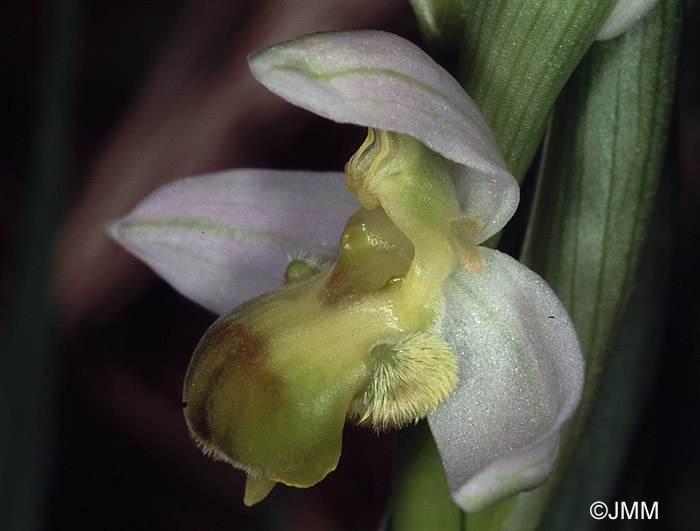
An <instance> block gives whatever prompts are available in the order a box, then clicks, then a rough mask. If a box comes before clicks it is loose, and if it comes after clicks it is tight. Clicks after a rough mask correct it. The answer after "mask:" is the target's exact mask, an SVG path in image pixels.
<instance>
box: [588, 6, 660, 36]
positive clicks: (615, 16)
mask: <svg viewBox="0 0 700 531" xmlns="http://www.w3.org/2000/svg"><path fill="white" fill-rule="evenodd" d="M657 1H658V0H617V3H616V4H615V7H613V10H612V12H611V13H610V15H609V16H608V19H607V20H606V21H605V24H603V27H602V28H600V32H598V35H597V36H596V39H597V40H599V41H605V40H608V39H613V38H615V37H617V36H618V35H622V34H623V33H624V32H626V31H627V30H628V29H630V28H631V27H632V26H634V25H635V24H636V23H637V22H639V21H640V20H641V19H642V18H643V17H644V16H645V15H646V14H647V13H648V12H649V11H651V9H652V8H653V7H654V6H655V5H656V2H657Z"/></svg>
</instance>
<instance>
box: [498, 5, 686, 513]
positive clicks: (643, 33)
mask: <svg viewBox="0 0 700 531" xmlns="http://www.w3.org/2000/svg"><path fill="white" fill-rule="evenodd" d="M679 29H680V3H679V2H678V1H677V0H668V1H665V2H662V3H661V4H660V5H659V6H658V7H657V8H656V9H655V10H654V11H653V12H652V13H651V15H650V16H649V17H648V18H647V19H645V20H644V21H643V22H642V23H640V24H639V25H638V26H636V27H635V28H633V29H632V30H631V31H629V32H627V33H625V34H624V35H622V36H621V37H619V38H617V39H614V40H612V41H608V42H604V43H597V44H596V45H595V46H593V47H592V48H591V52H590V54H589V55H588V56H587V57H586V59H585V60H584V61H583V62H582V64H581V65H580V67H579V68H578V70H577V72H576V74H575V76H574V77H573V78H572V80H571V82H570V83H569V84H568V85H567V88H566V89H565V90H564V92H563V93H562V95H561V97H560V99H559V100H558V102H557V106H556V109H555V112H554V115H553V118H552V124H551V128H550V131H549V134H548V138H547V142H546V147H545V152H544V160H543V164H542V171H541V173H540V178H539V181H538V188H537V192H536V197H535V205H534V208H533V213H532V218H531V221H530V226H529V230H528V236H527V238H526V242H525V246H524V250H523V255H522V260H523V261H524V262H525V263H526V264H527V265H529V266H530V267H532V268H533V269H534V270H535V271H537V272H539V273H540V274H541V275H542V276H543V277H544V278H545V279H546V280H547V281H548V282H549V283H550V285H551V286H552V288H554V290H555V291H556V292H557V293H558V294H559V296H560V297H561V299H562V301H563V303H564V305H565V306H566V307H567V308H568V310H569V313H570V315H571V317H572V319H573V321H574V323H575V325H576V328H577V330H578V333H579V336H580V339H581V344H582V347H583V351H584V355H585V356H586V362H587V366H586V386H585V387H584V396H583V399H582V402H581V405H580V406H579V410H578V412H577V414H576V415H575V417H574V419H572V421H571V422H570V424H569V426H568V427H567V428H566V429H565V431H564V432H563V437H562V447H561V456H560V459H559V464H558V466H557V468H555V472H554V477H553V478H552V479H550V480H549V481H548V482H547V483H546V484H545V485H544V486H543V487H541V488H540V489H537V490H535V491H533V492H530V493H525V494H521V495H520V496H519V497H518V501H517V503H516V505H515V507H514V510H513V513H512V515H511V518H513V519H516V518H517V519H519V520H518V521H522V519H525V520H527V521H532V522H533V523H534V522H537V521H538V520H539V518H540V517H541V514H542V513H543V512H544V510H545V508H546V506H547V504H548V502H549V500H550V497H551V496H552V495H553V493H554V492H555V490H556V488H557V486H558V484H559V480H560V478H561V476H562V474H563V472H564V469H565V467H566V464H567V462H568V460H569V459H570V458H571V455H572V452H573V450H574V448H575V446H576V443H577V441H578V439H579V437H580V435H581V432H582V430H583V425H584V423H585V421H586V419H587V417H588V414H589V412H590V409H591V407H592V405H593V399H594V397H595V396H596V390H597V387H598V384H599V382H600V376H601V374H602V373H603V371H604V369H605V366H606V362H607V360H608V357H609V356H608V355H609V353H610V350H611V348H612V346H613V345H614V342H615V340H616V338H617V333H618V330H619V329H620V325H621V322H622V319H623V317H624V314H625V310H626V308H627V304H628V302H629V298H630V295H631V292H632V288H633V286H634V283H635V278H636V272H637V266H638V261H639V255H640V252H641V247H642V244H643V242H644V240H645V236H646V234H647V227H648V221H649V216H650V212H651V209H652V206H653V202H654V197H655V193H656V188H657V184H658V178H659V174H660V170H661V164H662V161H663V157H664V152H665V146H666V140H667V135H668V126H669V120H670V115H671V105H672V101H673V92H674V91H673V86H672V83H673V80H674V79H675V71H676V63H677V49H678V37H679Z"/></svg>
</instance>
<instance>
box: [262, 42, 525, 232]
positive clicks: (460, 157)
mask: <svg viewBox="0 0 700 531" xmlns="http://www.w3.org/2000/svg"><path fill="white" fill-rule="evenodd" d="M249 62H250V68H251V70H252V72H253V75H254V76H255V77H256V78H257V79H258V81H260V82H261V83H262V84H263V85H265V86H266V87H267V88H268V89H270V90H271V91H273V92H275V93H276V94H278V95H279V96H281V97H283V98H284V99H286V100H287V101H289V102H291V103H293V104H295V105H298V106H299V107H303V108H304V109H307V110H310V111H312V112H314V113H316V114H319V115H321V116H324V117H326V118H330V119H331V120H335V121H337V122H342V123H353V124H358V125H364V126H368V127H375V128H378V129H386V130H389V131H394V132H398V133H403V134H407V135H410V136H412V137H414V138H417V139H418V140H420V141H421V142H423V143H424V144H425V145H426V146H428V147H429V148H430V149H432V150H433V151H435V152H437V153H440V154H441V155H442V156H443V157H445V158H447V159H449V160H451V161H454V162H456V163H458V164H459V165H462V166H464V167H466V168H462V169H460V171H457V172H455V173H453V176H454V178H455V184H456V186H457V190H458V194H459V198H460V202H461V204H462V208H463V209H464V210H465V213H466V214H474V215H478V216H480V217H481V218H482V219H483V220H484V221H485V226H484V227H483V228H482V229H481V230H480V231H479V232H478V233H477V234H475V237H476V239H477V241H483V240H484V239H486V238H488V237H489V236H490V235H492V234H495V233H496V232H498V231H499V230H500V229H501V228H502V227H503V225H505V223H506V222H507V221H508V220H509V219H510V217H511V216H512V215H513V212H515V209H516V207H517V205H518V200H519V189H518V185H517V183H516V181H515V179H514V178H513V176H512V175H511V174H510V173H509V172H508V170H507V169H506V165H505V162H504V161H503V157H502V156H501V153H500V151H499V149H498V145H497V144H496V141H495V139H494V137H493V134H492V133H491V129H490V128H489V126H488V124H487V123H486V120H485V119H484V117H483V115H482V114H481V111H480V110H479V108H478V107H477V106H476V104H475V103H474V102H473V101H472V99H471V98H470V97H469V96H468V95H467V94H466V93H465V92H464V90H463V89H462V87H461V86H460V85H459V83H457V81H456V80H455V79H454V78H453V77H452V76H451V75H450V74H449V73H448V72H447V71H446V70H444V69H443V68H442V67H441V66H439V65H438V64H437V63H436V62H435V61H433V59H431V58H430V56H428V55H427V54H426V53H425V52H423V50H421V49H420V48H418V47H417V46H416V45H414V44H412V43H410V42H409V41H407V40H405V39H402V38H401V37H398V36H396V35H392V34H390V33H384V32H379V31H347V32H331V33H317V34H312V35H305V36H302V37H299V38H297V39H294V40H292V41H289V42H285V43H281V44H276V45H273V46H269V47H267V48H263V49H262V50H258V51H257V52H254V53H253V54H251V56H250V57H249Z"/></svg>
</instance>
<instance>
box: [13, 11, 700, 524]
mask: <svg viewBox="0 0 700 531" xmlns="http://www.w3.org/2000/svg"><path fill="white" fill-rule="evenodd" d="M348 4H352V5H348ZM377 4H379V5H377ZM319 5H321V4H320V3H318V2H314V1H311V0H278V1H273V0H269V1H261V2H245V1H239V2H225V1H214V0H206V1H199V2H195V1H191V2H185V1H183V0H178V1H165V0H159V1H151V2H147V3H144V2H139V1H135V0H126V1H119V2H116V1H105V2H99V3H98V2H80V1H77V0H72V1H67V2H41V1H31V0H30V1H26V2H24V3H21V4H20V3H10V4H9V5H7V6H6V7H5V8H4V9H3V11H4V13H3V15H2V17H3V19H4V20H3V22H4V23H5V24H4V26H6V29H5V30H4V31H3V33H4V45H3V46H2V47H1V48H0V54H2V55H1V57H2V64H3V69H2V75H3V83H2V87H3V88H2V90H4V91H6V95H5V96H4V97H3V98H2V100H3V101H2V103H0V105H1V106H2V107H1V108H2V109H3V123H2V126H3V127H2V143H1V145H0V149H1V150H2V156H1V157H0V227H2V229H3V230H1V231H0V301H3V302H2V304H1V305H0V333H1V334H2V336H0V340H1V343H0V344H2V345H3V352H2V358H1V359H0V363H1V364H0V384H2V386H3V387H4V389H0V397H1V398H2V400H4V401H5V403H4V404H3V406H2V407H3V408H4V409H3V414H2V416H1V417H0V420H2V422H3V425H2V427H0V430H2V431H1V432H0V459H2V460H3V461H2V463H3V464H4V465H5V466H7V468H6V469H5V470H0V482H2V483H0V488H2V489H3V490H0V507H1V508H2V509H3V510H4V511H7V512H6V513H0V527H2V526H3V524H4V522H6V521H8V520H7V519H6V517H5V514H9V513H10V512H11V511H12V510H16V509H17V508H18V506H20V505H22V504H25V505H26V508H25V509H22V508H21V507H20V510H19V511H18V513H19V514H21V515H22V516H21V517H20V520H19V521H15V522H14V523H13V524H11V525H10V527H8V529H32V528H42V529H83V528H84V529H175V530H176V529H182V530H190V529H213V530H214V529H236V530H238V529H240V530H247V529H250V530H258V529H261V530H262V529H289V530H296V529H307V530H314V529H319V530H325V529H333V530H335V529H337V530H345V529H347V530H358V529H360V530H363V529H376V528H377V525H378V523H379V522H380V520H381V518H382V515H383V513H384V510H385V506H386V501H387V499H388V497H389V492H390V484H391V479H390V478H391V463H392V442H393V441H392V436H391V435H390V434H389V435H382V436H379V437H378V436H376V435H375V434H373V433H371V432H369V431H366V430H362V429H358V428H354V427H351V426H348V428H347V429H346V433H345V439H344V449H343V455H342V458H341V461H340V466H339V468H338V470H337V471H336V472H334V473H332V474H330V475H329V477H328V478H327V479H326V480H324V481H323V482H322V483H321V484H319V485H317V486H316V487H313V488H311V489H306V490H298V489H291V488H285V487H282V486H278V487H276V488H275V490H274V491H273V493H272V494H271V495H270V497H269V499H268V500H266V501H265V502H263V503H261V504H259V505H258V506H256V507H254V508H253V509H248V508H246V507H244V506H243V504H242V497H243V485H244V474H243V473H242V472H239V471H236V470H233V469H231V468H230V467H228V466H227V465H224V464H221V463H215V462H212V461H211V460H209V459H207V458H205V457H203V456H202V455H201V454H200V453H199V451H198V450H197V449H196V448H195V446H194V444H193V443H192V442H191V441H190V439H189V437H188V435H187V431H186V428H185V425H184V421H183V418H182V415H181V412H180V401H181V386H182V380H183V376H184V373H185V369H186V367H187V363H188V361H189V357H190V355H191V352H192V350H193V349H194V346H195V345H196V343H197V341H198V339H199V337H200V336H201V334H202V333H203V331H204V330H205V329H206V328H207V326H208V325H209V324H210V323H211V322H212V320H213V316H212V315H211V314H209V313H208V312H206V311H205V310H202V309H200V308H198V307H197V306H196V305H194V304H193V303H190V302H188V301H187V300H185V299H183V298H182V297H180V296H179V295H177V294H176V293H175V292H173V291H172V290H171V289H170V288H169V287H168V286H167V285H165V284H164V283H163V282H162V281H160V280H158V279H156V278H155V277H154V276H153V274H152V273H151V272H150V271H149V270H148V269H147V268H146V267H145V266H143V265H141V264H140V263H138V262H137V261H136V260H134V259H132V258H130V257H129V256H128V255H127V254H126V253H125V252H123V251H121V250H120V249H119V248H118V247H117V246H116V245H114V244H113V243H111V242H110V241H109V240H108V238H107V237H106V236H105V234H104V232H103V230H102V227H103V226H104V223H105V222H107V221H108V220H110V219H113V218H115V217H118V216H120V215H124V214H125V213H126V212H128V211H129V210H130V209H131V208H132V207H133V206H134V204H135V203H136V202H137V201H138V200H139V199H141V198H142V197H144V196H145V195H146V194H147V193H148V192H150V191H151V190H153V189H155V188H156V187H157V186H158V185H159V184H161V183H163V182H166V181H169V180H173V179H176V178H179V177H184V176H186V175H192V174H198V173H204V172H208V171H214V170H218V169H225V168H230V167H246V166H251V167H273V168H289V169H319V170H335V171H338V170H339V169H340V168H342V166H343V164H344V163H345V161H346V160H347V159H348V157H349V156H350V155H351V154H352V153H353V152H354V150H355V149H356V146H357V145H359V143H360V142H361V140H362V136H363V132H362V131H359V130H357V128H353V127H348V126H341V125H337V124H333V123H330V122H328V121H326V120H319V119H317V118H316V117H314V116H312V115H310V114H309V113H306V112H304V111H301V110H299V109H295V108H293V107H292V106H291V105H288V104H286V103H285V102H283V101H282V100H280V99H279V98H276V97H275V96H272V95H271V94H269V93H267V91H266V90H265V89H264V88H263V87H261V86H260V85H257V84H256V83H255V82H254V81H253V80H252V77H251V76H250V75H249V73H248V70H247V65H246V62H245V57H246V55H247V54H248V53H249V52H251V51H253V50H254V49H256V48H258V47H260V46H262V45H265V44H269V43H272V42H278V41H281V40H284V39H286V38H290V37H293V36H296V35H299V34H302V33H308V32H311V31H316V30H322V29H345V28H360V27H371V28H378V29H386V30H389V31H393V32H395V33H398V34H400V35H403V36H406V37H408V38H410V39H411V40H414V41H415V42H420V38H419V36H418V32H417V29H416V27H415V22H414V20H413V14H412V12H411V9H410V7H409V5H408V3H407V2H402V1H400V0H391V1H385V2H372V1H365V0H361V1H358V2H354V3H353V2H341V1H337V0H332V1H328V2H324V3H322V6H323V7H319ZM698 11H699V10H698V7H697V3H693V5H692V9H691V10H690V13H689V17H688V19H687V23H686V24H687V29H688V31H686V32H685V41H684V48H683V57H682V61H681V68H680V72H679V75H678V78H677V79H676V80H674V81H673V82H672V89H673V90H678V93H679V100H678V104H677V110H676V116H675V119H674V129H673V133H672V138H671V144H670V149H669V167H670V168H672V169H674V170H673V171H671V172H670V173H668V172H667V173H666V174H665V177H664V178H666V179H668V180H669V183H667V185H666V190H667V191H666V192H664V193H665V194H666V197H667V199H666V202H665V203H664V204H663V205H664V208H666V209H669V210H670V211H671V216H670V218H671V221H672V223H673V225H672V228H673V230H671V231H670V232H669V231H667V232H664V233H663V237H664V238H666V239H667V240H668V241H666V242H665V247H666V249H667V250H668V252H669V257H670V258H669V260H670V261H669V268H670V271H669V278H670V287H669V289H668V293H667V297H668V298H667V299H666V301H665V303H666V304H667V305H668V313H667V316H666V317H665V318H663V323H662V330H663V332H662V338H661V343H662V349H661V353H660V356H659V359H658V364H659V365H658V369H657V370H656V372H657V377H656V378H655V379H654V380H653V383H651V384H650V385H649V389H648V390H647V392H646V393H645V396H644V397H643V400H644V401H645V404H646V405H645V406H644V408H643V409H642V411H643V413H642V416H641V417H640V421H639V423H638V429H637V431H636V432H635V435H634V437H633V444H632V447H631V451H630V452H629V455H628V459H627V461H626V463H625V465H624V467H623V474H622V477H621V478H620V479H619V486H618V487H617V492H618V495H617V498H615V499H620V500H624V499H627V500H634V499H637V500H647V501H648V502H651V501H657V500H658V501H659V504H660V516H661V519H662V521H664V524H665V525H664V527H667V528H674V529H683V528H685V529H692V528H698V527H700V516H699V515H700V510H699V509H698V508H697V505H696V502H695V501H696V500H698V499H700V486H699V484H698V476H699V475H700V474H699V468H700V465H699V463H698V456H697V453H698V451H697V448H698V444H697V437H698V435H699V434H700V432H699V430H698V414H697V409H698V405H699V404H700V400H699V398H700V396H699V392H698V382H699V381H700V379H699V378H698V376H699V375H700V366H699V365H700V361H699V357H698V354H699V353H700V348H699V347H700V312H699V311H698V300H699V296H700V286H699V285H698V273H697V271H698V266H697V264H698V261H699V259H700V218H699V216H698V212H700V179H698V175H699V174H700V127H699V124H700V122H699V121H698V110H699V109H698V94H700V82H699V79H698V69H697V66H696V65H698V64H700V58H698V51H699V50H700V43H698V36H697V27H698V24H697V23H698ZM516 250H517V249H516ZM659 281H660V282H663V279H659ZM18 352H20V353H21V354H20V355H17V353H18ZM652 369H653V368H652ZM15 401H16V403H15ZM8 403H12V404H14V405H12V404H11V405H12V407H10V408H8V407H6V406H7V405H8ZM17 404H19V405H18V406H17ZM15 406H17V407H15ZM8 409H11V410H12V412H10V413H8V412H7V411H6V410H8ZM20 433H25V434H27V435H26V437H27V439H23V436H20V435H18V434H20ZM606 444H608V441H600V445H601V451H604V450H605V446H606ZM3 454H4V456H3ZM7 455H10V456H16V459H14V458H9V459H8V458H7V457H6V456H7ZM7 463H10V465H7ZM13 466H14V468H13ZM18 478H19V479H18ZM17 481H19V483H15V482H17ZM17 484H19V485H20V487H19V488H17V487H16V485H17ZM23 493H24V494H26V493H30V496H29V497H28V498H27V497H26V496H25V497H24V498H23ZM27 499H29V500H30V502H29V503H27ZM23 511H24V512H23ZM9 521H11V520H9Z"/></svg>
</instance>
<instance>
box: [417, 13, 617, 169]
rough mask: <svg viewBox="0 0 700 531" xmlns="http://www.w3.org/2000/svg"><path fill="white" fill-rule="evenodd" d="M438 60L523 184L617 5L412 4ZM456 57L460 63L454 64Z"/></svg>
mask: <svg viewBox="0 0 700 531" xmlns="http://www.w3.org/2000/svg"><path fill="white" fill-rule="evenodd" d="M411 3H412V5H413V8H414V11H415V12H416V15H417V16H418V19H419V21H420V24H421V29H422V30H423V31H424V32H425V35H426V40H427V41H428V45H429V46H430V48H431V51H432V52H433V53H434V54H435V56H436V57H437V58H438V60H440V61H442V62H443V64H445V66H446V67H447V68H448V69H450V68H451V69H453V71H455V72H456V75H457V80H458V81H459V82H460V83H461V84H462V85H463V86H464V88H465V89H466V91H467V93H468V94H469V95H470V96H471V97H472V98H473V99H474V101H476V103H477V104H478V105H479V108H480V109H481V110H482V112H483V113H484V114H485V116H486V120H487V121H488V122H489V125H490V126H491V128H492V129H493V131H494V134H495V136H496V140H497V141H498V144H499V146H500V147H501V150H502V152H503V155H504V157H505V160H506V163H507V165H508V168H509V169H510V170H511V172H512V173H513V174H514V175H515V177H516V178H517V179H519V180H522V178H523V176H524V175H525V172H526V170H527V168H528V167H529V165H530V162H531V161H532V157H533V156H534V154H535V151H536V150H537V146H538V145H539V143H540V139H541V137H542V133H543V131H544V129H545V126H546V121H547V117H548V116H549V114H550V111H551V109H552V106H553V105H554V101H555V99H556V97H557V95H558V94H559V92H560V91H561V89H562V87H563V86H564V84H565V83H566V81H567V79H568V78H569V76H570V75H571V73H572V72H573V70H574V68H575V67H576V65H577V64H578V63H579V61H580V60H581V58H582V57H583V55H584V54H585V53H586V50H588V48H589V47H590V45H591V43H592V42H593V40H594V39H595V36H596V35H597V33H598V30H599V29H600V27H601V25H602V24H603V22H604V21H605V19H606V18H607V15H608V14H609V12H610V10H611V8H612V5H613V3H614V2H613V0H598V1H590V2H582V1H580V0H556V1H553V0H523V1H519V2H516V1H513V0H498V1H494V0H433V1H429V0H411ZM457 58H458V59H457Z"/></svg>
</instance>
